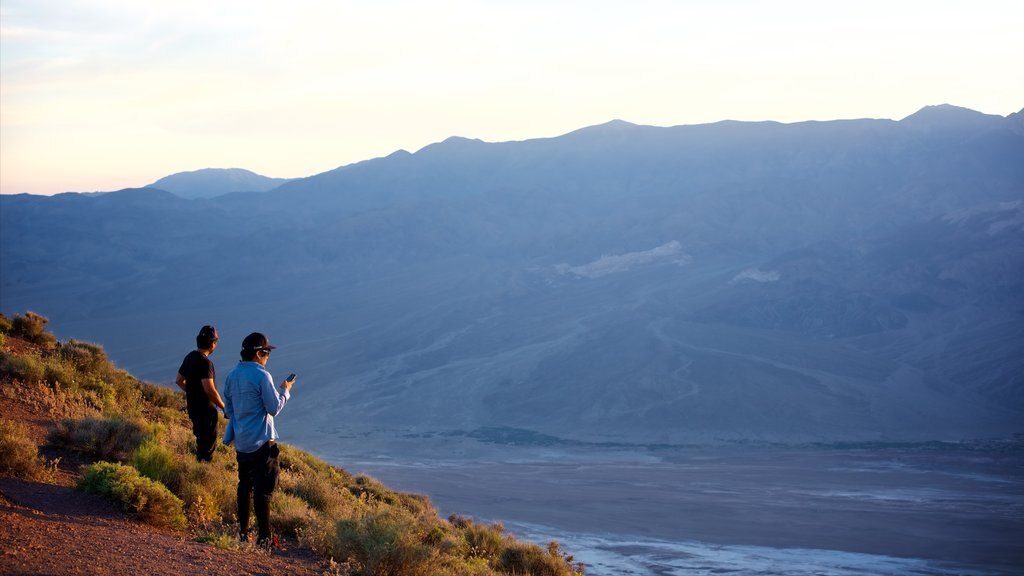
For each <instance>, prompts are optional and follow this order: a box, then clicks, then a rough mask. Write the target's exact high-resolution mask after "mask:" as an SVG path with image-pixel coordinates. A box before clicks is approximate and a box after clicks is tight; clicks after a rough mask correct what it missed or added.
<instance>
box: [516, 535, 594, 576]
mask: <svg viewBox="0 0 1024 576" xmlns="http://www.w3.org/2000/svg"><path fill="white" fill-rule="evenodd" d="M498 569H499V570H501V571H502V572H507V573H509V574H531V575H532V576H573V574H575V573H576V571H575V570H574V569H573V567H572V566H570V565H569V563H568V562H567V561H566V560H565V558H563V557H562V556H561V555H560V554H559V553H558V546H557V545H556V546H554V547H551V546H549V548H548V550H547V551H545V550H544V549H543V548H541V547H540V546H537V545H536V544H528V543H524V542H509V543H508V544H507V546H506V547H505V549H504V550H503V551H502V552H501V557H500V559H499V562H498Z"/></svg>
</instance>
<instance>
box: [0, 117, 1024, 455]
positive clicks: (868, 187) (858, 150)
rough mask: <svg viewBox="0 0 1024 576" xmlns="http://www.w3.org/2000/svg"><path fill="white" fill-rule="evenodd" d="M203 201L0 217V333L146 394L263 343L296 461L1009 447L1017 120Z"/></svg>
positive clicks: (343, 178)
mask: <svg viewBox="0 0 1024 576" xmlns="http://www.w3.org/2000/svg"><path fill="white" fill-rule="evenodd" d="M1022 112H1024V111H1022ZM222 176H225V174H224V173H219V172H217V171H212V172H204V171H200V172H198V173H194V174H192V175H189V176H188V177H187V178H186V177H185V176H183V175H175V176H172V177H169V178H167V179H162V180H161V181H158V182H156V183H154V184H153V185H151V186H146V187H142V188H137V189H127V190H121V191H117V192H110V193H106V194H100V195H92V196H88V195H82V194H63V195H56V196H52V197H42V196H30V195H17V196H4V197H0V310H3V311H5V312H8V313H11V312H18V311H21V310H25V309H31V310H34V311H36V312H39V313H42V314H45V315H48V316H50V317H51V319H52V324H51V325H52V327H53V328H54V330H55V332H56V333H57V334H58V335H63V334H70V335H75V336H76V337H82V336H84V337H87V338H93V339H95V340H97V341H101V342H103V344H104V346H105V347H106V349H107V351H108V352H109V353H110V355H111V357H112V358H114V359H115V360H116V361H117V362H118V363H119V364H121V365H122V366H124V367H126V368H128V369H130V370H131V371H132V372H133V373H135V374H137V375H139V376H141V377H144V378H147V379H151V380H153V381H157V382H163V383H167V384H170V383H171V382H172V381H173V376H174V371H175V370H176V368H177V365H178V363H179V362H180V359H181V356H183V355H184V354H185V353H186V352H187V351H188V350H189V349H190V347H191V345H192V341H193V338H194V336H195V332H197V331H198V328H199V327H200V326H202V325H203V324H215V325H217V326H218V328H219V329H220V330H221V345H220V350H218V352H217V353H216V355H215V356H214V360H215V361H216V362H217V363H218V367H219V368H220V370H221V371H222V373H223V374H226V371H227V369H229V367H230V366H231V365H232V364H233V363H234V362H235V360H236V357H235V350H236V348H237V344H236V343H240V342H241V339H242V337H244V336H245V334H247V333H248V332H250V331H254V330H259V331H263V332H265V333H267V334H268V335H269V337H270V339H271V341H272V342H274V343H275V344H277V345H279V346H280V348H279V349H278V350H276V351H275V353H274V357H273V359H272V360H271V365H270V367H271V368H272V369H273V368H277V370H279V371H282V372H285V373H287V372H296V373H298V374H299V384H297V386H296V391H297V392H298V393H297V394H296V395H295V399H294V401H293V404H294V405H295V408H293V409H292V412H291V415H292V417H293V418H295V421H294V423H292V424H291V425H290V426H291V428H292V430H294V433H295V434H298V435H299V436H300V437H304V438H314V437H321V438H322V437H332V436H337V437H355V436H358V435H359V434H369V433H372V432H374V431H389V432H393V433H396V434H404V435H412V436H422V435H432V436H440V437H446V436H451V437H459V436H466V437H470V438H482V439H488V440H490V441H503V440H502V439H507V438H508V437H509V435H510V434H511V435H512V437H515V438H520V439H525V440H524V441H548V440H549V439H554V440H553V441H559V442H566V443H601V444H604V443H612V444H620V443H621V444H688V443H703V442H721V441H743V442H748V441H765V442H836V441H917V440H959V439H965V438H988V437H994V436H1006V435H1010V434H1014V433H1020V432H1024V425H1022V424H1021V423H1022V422H1024V353H1022V351H1024V113H1015V114H1011V115H1009V116H1007V117H1001V116H993V115H986V114H981V113H978V112H975V111H972V110H967V109H964V108H959V107H955V106H949V105H942V106H929V107H926V108H924V109H922V110H920V111H919V112H917V113H915V114H913V115H911V116H909V117H907V118H904V119H902V120H899V121H894V120H880V119H863V120H841V121H828V122H800V123H792V124H783V123H777V122H736V121H724V122H718V123H713V124H703V125H687V126H675V127H666V128H662V127H652V126H638V125H633V124H630V123H627V122H622V121H613V122H609V123H607V124H603V125H599V126H592V127H588V128H583V129H581V130H577V131H575V132H571V133H569V134H565V135H563V136H559V137H555V138H545V139H534V140H526V141H520V142H501V143H488V142H482V141H479V140H472V139H466V138H449V139H448V140H445V141H443V142H439V143H436V144H433V145H430V146H427V147H425V148H423V149H422V150H419V151H417V152H416V153H409V152H405V151H398V152H395V153H394V154H391V155H390V156H387V157H384V158H378V159H374V160H369V161H365V162H360V163H357V164H352V165H347V166H342V167H340V168H337V169H335V170H332V171H329V172H325V173H322V174H317V175H314V176H310V177H306V178H298V179H293V180H288V181H282V182H279V183H278V182H277V181H272V180H271V179H263V178H262V177H258V176H257V180H259V181H260V182H262V184H264V185H266V186H265V187H264V188H263V189H262V190H261V187H260V186H256V185H254V184H250V185H246V186H243V188H247V189H248V190H246V191H247V192H249V193H246V194H230V193H227V192H236V191H240V189H239V188H233V187H230V186H228V185H227V184H222V183H220V182H221V180H219V178H220V177H222ZM254 176H256V175H254ZM186 181H187V184H181V186H182V187H181V188H179V187H178V184H176V182H177V183H179V184H180V183H182V182H186ZM272 183H273V184H276V185H272ZM271 186H272V187H271ZM186 189H187V190H189V191H184V190H186ZM221 191H223V192H224V193H223V194H222V193H221ZM283 375H284V374H281V376H283ZM531 439H532V440H531ZM538 439H539V440H538Z"/></svg>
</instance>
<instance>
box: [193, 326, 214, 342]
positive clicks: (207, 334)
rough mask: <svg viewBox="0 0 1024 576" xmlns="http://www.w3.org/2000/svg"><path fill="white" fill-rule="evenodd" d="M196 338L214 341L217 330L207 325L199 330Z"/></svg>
mask: <svg viewBox="0 0 1024 576" xmlns="http://www.w3.org/2000/svg"><path fill="white" fill-rule="evenodd" d="M196 338H198V339H200V340H216V339H217V329H216V328H214V327H213V326H209V325H207V326H203V327H202V328H200V329H199V335H198V336H196Z"/></svg>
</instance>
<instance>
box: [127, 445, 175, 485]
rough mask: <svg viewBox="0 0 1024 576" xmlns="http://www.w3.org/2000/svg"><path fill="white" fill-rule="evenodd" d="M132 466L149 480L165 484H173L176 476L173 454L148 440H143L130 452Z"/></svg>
mask: <svg viewBox="0 0 1024 576" xmlns="http://www.w3.org/2000/svg"><path fill="white" fill-rule="evenodd" d="M132 466H134V467H135V469H136V470H138V471H139V474H142V475H143V476H145V477H146V478H149V479H150V480H155V481H157V482H160V483H161V484H164V485H166V486H173V484H172V480H175V479H176V477H177V476H178V470H177V467H178V464H177V462H175V458H174V454H172V453H171V451H170V450H168V449H167V448H166V447H165V446H163V445H161V444H160V443H158V442H156V441H153V440H150V441H148V442H143V443H142V444H140V445H139V447H138V448H136V449H135V452H134V453H133V454H132Z"/></svg>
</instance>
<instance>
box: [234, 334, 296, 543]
mask: <svg viewBox="0 0 1024 576" xmlns="http://www.w3.org/2000/svg"><path fill="white" fill-rule="evenodd" d="M274 348H276V346H272V345H271V344H270V341H269V340H267V337H266V336H264V335H263V334H261V333H259V332H253V333H252V334H249V335H248V336H246V337H245V339H244V340H243V341H242V352H241V356H242V361H241V362H239V363H238V365H237V366H235V368H234V369H233V370H232V371H231V373H229V374H228V376H227V378H226V379H225V380H224V394H222V398H223V400H224V414H225V415H226V416H227V417H228V418H229V419H230V420H229V421H228V426H227V429H226V430H225V432H224V443H225V444H230V443H231V442H232V441H233V442H234V444H235V456H236V458H237V460H238V533H239V538H241V540H242V541H243V542H247V541H248V540H249V511H250V508H249V506H250V504H249V499H250V497H251V498H252V504H253V509H254V511H255V513H256V525H257V529H258V533H257V539H256V544H257V545H258V546H260V547H263V548H266V549H269V548H270V546H271V542H272V541H273V540H272V536H271V531H270V500H271V497H272V496H273V493H274V489H275V488H276V487H277V477H278V475H279V474H280V472H281V467H280V464H279V463H278V461H277V457H278V454H279V453H280V449H279V448H278V446H277V443H276V440H277V438H278V434H277V428H276V427H275V426H274V417H275V416H277V415H278V414H280V413H281V410H282V409H283V408H284V406H285V404H287V403H288V399H289V398H291V388H292V385H293V384H295V378H294V376H292V377H290V379H288V380H285V381H284V382H282V383H281V390H280V391H278V389H277V388H276V387H275V386H274V378H273V377H272V376H271V375H270V372H268V371H267V368H266V366H267V360H268V359H269V358H270V351H271V350H273V349H274Z"/></svg>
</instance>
